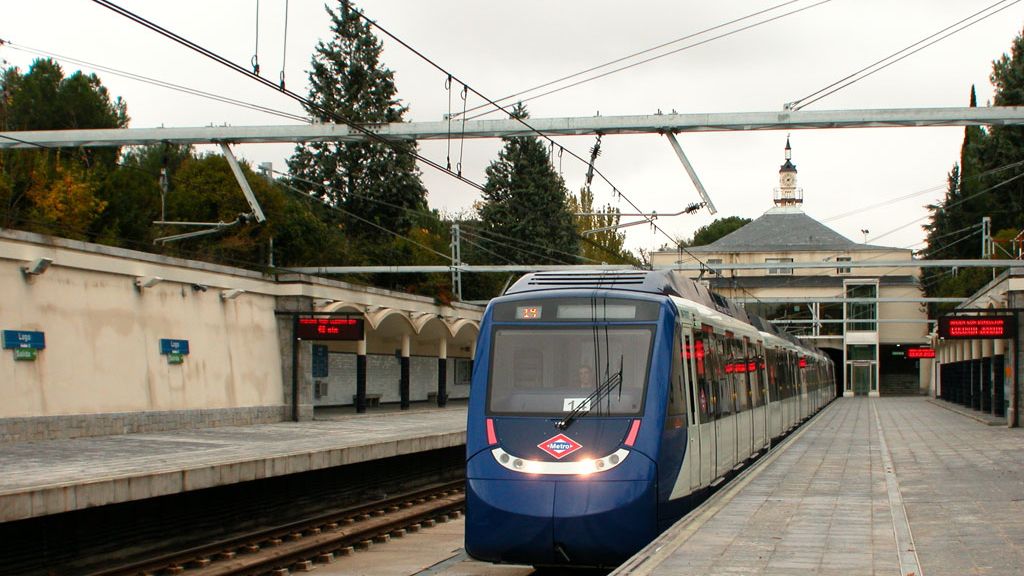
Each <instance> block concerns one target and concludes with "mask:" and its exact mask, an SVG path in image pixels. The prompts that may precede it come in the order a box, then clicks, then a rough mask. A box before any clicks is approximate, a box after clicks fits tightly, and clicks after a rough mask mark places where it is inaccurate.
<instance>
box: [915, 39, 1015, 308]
mask: <svg viewBox="0 0 1024 576" xmlns="http://www.w3.org/2000/svg"><path fill="white" fill-rule="evenodd" d="M989 79H990V80H991V82H992V85H993V86H994V88H995V96H994V101H995V104H996V105H999V106H1020V105H1024V37H1022V36H1021V35H1018V36H1017V37H1016V38H1015V39H1014V41H1013V44H1012V46H1011V50H1010V53H1009V54H1003V55H1002V56H1001V57H1000V58H999V59H998V60H995V61H994V62H993V63H992V74H991V75H990V77H989ZM976 100H977V99H976V96H975V92H974V88H973V87H972V88H971V106H976V105H977V101H976ZM1021 158H1024V130H1022V129H1021V127H1019V126H993V127H990V128H988V129H987V130H986V129H983V128H980V127H967V128H966V129H965V130H964V142H963V146H962V147H961V150H960V161H959V162H958V163H957V164H955V165H954V166H953V168H952V170H951V171H950V173H949V175H948V185H947V189H946V194H945V197H944V198H943V200H942V202H940V203H937V204H932V205H929V206H928V209H929V211H930V212H931V217H930V220H929V222H928V223H927V224H926V225H925V226H924V229H925V231H926V232H927V235H928V236H927V240H928V245H927V247H926V248H925V249H924V250H923V255H924V257H925V258H931V259H959V258H979V257H980V256H981V254H980V253H979V252H980V250H979V244H980V242H979V238H978V232H979V230H980V224H981V219H982V218H983V217H986V216H987V217H990V218H991V219H992V223H991V226H992V231H993V235H994V236H996V237H997V238H998V237H1012V236H1014V235H1016V233H1017V232H1019V231H1020V230H1022V229H1024V182H1022V179H1020V176H1021V175H1024V168H1021V167H1020V166H1011V165H1012V164H1014V163H1016V162H1019V161H1020V160H1021ZM1007 166H1011V167H1010V168H1007ZM997 252H998V250H997ZM996 257H997V258H998V257H999V255H998V254H997V256H996ZM991 279H992V275H991V272H990V271H988V270H969V271H958V272H954V271H949V270H945V271H942V270H934V269H926V270H925V271H923V272H922V282H923V285H924V287H925V292H926V294H927V295H929V296H967V295H970V294H971V293H973V292H975V291H976V290H978V289H979V288H981V287H982V286H983V285H984V284H985V283H986V282H988V281H989V280H991ZM942 309H943V307H941V306H940V307H933V313H937V312H939V311H941V310H942Z"/></svg>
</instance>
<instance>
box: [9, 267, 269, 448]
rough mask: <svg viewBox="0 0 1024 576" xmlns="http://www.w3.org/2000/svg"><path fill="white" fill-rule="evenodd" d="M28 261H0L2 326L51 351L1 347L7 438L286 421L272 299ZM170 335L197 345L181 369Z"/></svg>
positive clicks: (265, 296) (263, 296) (191, 350)
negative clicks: (19, 355)
mask: <svg viewBox="0 0 1024 576" xmlns="http://www.w3.org/2000/svg"><path fill="white" fill-rule="evenodd" d="M62 259H63V260H64V262H65V263H67V262H68V261H69V260H68V257H67V255H66V254H62ZM23 264H24V263H23V262H22V261H19V260H11V259H0V294H3V297H2V298H0V329H2V330H18V331H39V332H43V333H44V337H45V346H46V347H45V349H43V350H40V351H38V353H37V357H36V359H35V360H34V361H18V360H16V359H15V356H14V351H13V350H2V351H0V398H2V399H3V400H2V401H0V440H3V439H5V437H6V439H7V440H18V439H37V438H40V437H74V436H85V435H94V434H97V433H123V432H130V431H141V430H160V429H169V428H176V427H188V426H204V425H219V424H233V423H252V422H265V421H280V420H281V419H282V418H283V416H284V409H283V397H282V384H281V376H280V375H281V368H280V351H279V345H278V336H277V325H276V322H275V318H274V300H275V299H274V297H273V296H269V295H261V294H246V295H245V297H240V298H235V299H233V300H224V299H222V298H221V297H220V293H219V291H218V290H215V289H210V288H208V287H206V286H205V285H200V284H195V286H196V287H195V288H193V284H191V283H180V282H160V283H158V284H156V285H154V286H152V287H150V288H141V289H140V288H137V287H136V285H135V278H136V277H135V276H131V275H125V274H116V273H110V272H104V271H96V270H89V269H83V268H79V267H77V266H76V267H70V266H57V265H54V266H51V267H50V268H49V269H48V270H47V271H46V272H45V273H43V274H40V275H37V276H25V275H24V274H23V273H22V270H21V267H22V265H23ZM225 282H227V280H226V279H225ZM162 338H170V339H178V340H187V341H188V344H189V354H188V355H187V356H184V358H183V361H182V363H181V364H171V363H169V361H168V357H167V356H166V355H163V354H161V353H160V339H162ZM143 413H145V417H142V416H141V414H143ZM98 414H103V415H104V417H103V418H88V417H87V416H89V415H98Z"/></svg>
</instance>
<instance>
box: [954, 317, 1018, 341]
mask: <svg viewBox="0 0 1024 576" xmlns="http://www.w3.org/2000/svg"><path fill="white" fill-rule="evenodd" d="M1016 324H1017V322H1016V318H1015V317H1014V316H1011V315H1002V316H942V317H940V318H939V337H941V338H950V339H954V340H956V339H960V340H973V339H984V338H993V339H1002V338H1013V337H1015V335H1016V332H1017V331H1016Z"/></svg>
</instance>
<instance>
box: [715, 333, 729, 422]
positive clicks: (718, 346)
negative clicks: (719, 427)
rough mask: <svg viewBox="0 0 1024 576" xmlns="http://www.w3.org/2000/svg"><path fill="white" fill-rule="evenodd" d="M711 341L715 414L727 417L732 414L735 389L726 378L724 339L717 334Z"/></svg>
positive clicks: (726, 360) (726, 359)
mask: <svg viewBox="0 0 1024 576" xmlns="http://www.w3.org/2000/svg"><path fill="white" fill-rule="evenodd" d="M710 336H711V341H712V342H713V343H714V346H713V347H712V350H714V357H713V359H712V362H711V364H712V366H714V369H715V378H714V382H715V392H716V395H715V400H716V406H717V412H718V415H719V416H728V415H730V414H732V413H733V409H734V402H735V398H734V397H733V394H734V391H735V388H734V387H733V385H732V381H731V380H730V379H729V378H728V377H727V375H726V373H725V367H724V364H725V362H728V358H729V357H728V354H727V352H726V345H725V339H724V338H722V337H721V336H719V335H718V334H714V333H712V334H711V335H710Z"/></svg>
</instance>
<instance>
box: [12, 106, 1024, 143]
mask: <svg viewBox="0 0 1024 576" xmlns="http://www.w3.org/2000/svg"><path fill="white" fill-rule="evenodd" d="M527 122H528V123H529V126H526V125H524V124H523V123H521V122H519V121H517V120H474V121H469V122H466V123H465V124H464V125H463V123H461V122H455V121H453V122H451V123H449V122H447V121H441V122H400V123H394V124H379V125H365V127H366V128H369V129H370V130H371V131H372V132H374V133H375V134H376V135H377V136H380V137H381V138H384V139H388V140H396V141H402V140H446V139H450V138H452V135H453V134H458V135H459V138H462V137H466V138H511V137H517V136H531V135H535V134H536V132H535V130H536V131H539V132H541V133H543V134H545V135H548V136H587V135H595V134H670V133H680V132H728V131H743V130H803V129H821V128H880V127H914V126H917V127H921V126H1001V125H1020V124H1024V107H1018V106H1002V107H995V106H993V107H987V108H900V109H877V110H818V111H805V110H799V111H791V110H784V111H776V112H743V113H714V114H655V115H646V116H591V117H583V118H530V119H529V120H527ZM366 138H367V135H366V134H363V133H361V132H359V131H357V130H354V129H351V128H349V127H348V126H345V125H343V124H301V125H292V126H207V127H199V128H123V129H106V130H37V131H15V132H0V149H3V148H35V147H39V146H45V147H49V148H61V147H79V146H90V147H93V146H126V145H145V144H157V143H161V142H167V143H170V144H220V143H222V142H226V143H231V144H260V143H274V142H317V141H334V142H355V141H361V140H365V139H366Z"/></svg>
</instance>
